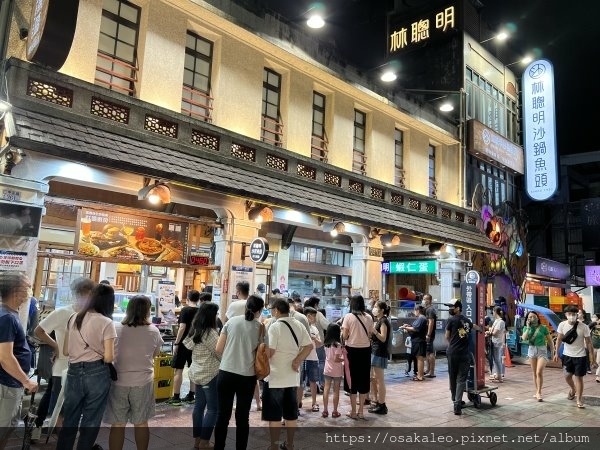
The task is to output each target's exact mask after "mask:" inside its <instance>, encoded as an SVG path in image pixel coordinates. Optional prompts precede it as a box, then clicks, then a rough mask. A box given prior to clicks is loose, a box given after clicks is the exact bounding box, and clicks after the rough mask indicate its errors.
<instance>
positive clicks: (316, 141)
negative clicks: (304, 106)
mask: <svg viewBox="0 0 600 450" xmlns="http://www.w3.org/2000/svg"><path fill="white" fill-rule="evenodd" d="M325 100H326V98H325V96H324V95H323V94H319V93H318V92H316V91H315V92H313V118H312V138H311V144H310V156H311V158H314V159H318V160H319V161H322V162H327V144H328V142H327V133H326V132H325V111H326V110H325Z"/></svg>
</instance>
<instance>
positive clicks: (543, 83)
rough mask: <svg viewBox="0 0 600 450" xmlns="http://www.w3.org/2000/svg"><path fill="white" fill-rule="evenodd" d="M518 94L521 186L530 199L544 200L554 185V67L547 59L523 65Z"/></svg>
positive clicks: (554, 190)
mask: <svg viewBox="0 0 600 450" xmlns="http://www.w3.org/2000/svg"><path fill="white" fill-rule="evenodd" d="M522 94H523V97H522V109H523V127H524V144H525V189H526V191H527V195H528V196H529V197H530V198H531V199H532V200H537V201H542V200H547V199H548V198H550V197H552V196H553V195H554V193H555V192H556V189H557V188H558V173H557V172H558V170H557V162H556V117H555V112H554V68H553V67H552V64H551V63H550V61H547V60H545V59H540V60H538V61H534V62H532V63H531V64H529V66H527V68H526V69H525V71H524V72H523V81H522Z"/></svg>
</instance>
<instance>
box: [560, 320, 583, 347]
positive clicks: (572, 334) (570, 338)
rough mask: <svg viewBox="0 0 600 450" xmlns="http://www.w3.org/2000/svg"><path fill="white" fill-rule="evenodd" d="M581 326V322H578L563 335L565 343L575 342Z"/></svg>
mask: <svg viewBox="0 0 600 450" xmlns="http://www.w3.org/2000/svg"><path fill="white" fill-rule="evenodd" d="M578 326H579V322H577V323H576V324H575V325H573V328H571V329H570V330H569V331H567V333H566V334H565V335H564V336H563V339H562V340H563V342H564V343H565V344H572V343H573V342H575V339H577V327H578Z"/></svg>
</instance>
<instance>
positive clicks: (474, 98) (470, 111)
mask: <svg viewBox="0 0 600 450" xmlns="http://www.w3.org/2000/svg"><path fill="white" fill-rule="evenodd" d="M465 86H466V91H467V115H468V117H470V118H474V119H477V120H478V121H480V122H481V123H483V124H484V125H485V126H487V127H489V128H491V129H492V130H494V131H495V132H497V133H498V134H501V135H502V136H505V137H507V138H508V139H510V140H512V141H513V142H517V141H516V139H515V138H513V132H512V129H513V128H514V127H515V124H516V117H515V120H514V121H513V118H512V117H511V116H510V104H509V99H508V98H507V99H506V100H505V95H504V92H503V91H502V90H501V89H498V88H497V87H496V86H493V85H492V84H491V83H490V82H488V81H487V80H486V79H485V78H483V77H482V76H480V75H479V74H477V73H476V72H473V70H472V69H470V68H467V71H466V80H465ZM515 109H516V105H515ZM514 137H516V134H515V136H514Z"/></svg>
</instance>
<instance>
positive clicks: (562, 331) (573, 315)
mask: <svg viewBox="0 0 600 450" xmlns="http://www.w3.org/2000/svg"><path fill="white" fill-rule="evenodd" d="M565 316H566V317H567V320H564V321H562V322H561V323H560V324H559V325H558V336H557V338H556V348H555V349H554V358H553V360H554V361H556V362H558V349H559V348H560V345H561V344H562V343H563V339H564V338H565V336H566V335H567V334H568V333H569V332H570V331H571V329H573V328H576V331H577V337H576V338H575V340H574V341H573V342H571V343H570V344H569V343H567V342H566V341H565V342H564V344H565V345H564V351H563V357H562V366H563V370H564V372H565V381H566V382H567V384H568V385H569V388H570V389H569V394H568V396H567V398H568V399H569V400H576V401H577V407H578V408H585V406H584V405H583V399H582V394H583V377H584V376H585V372H586V367H585V366H586V357H585V350H586V348H587V350H588V351H589V355H590V363H591V366H592V367H593V368H596V367H597V365H596V361H595V359H596V358H595V356H594V352H593V348H592V341H591V339H590V329H589V327H588V326H586V325H584V324H582V323H579V322H578V321H577V306H574V305H569V306H567V307H566V308H565ZM569 334H570V333H569Z"/></svg>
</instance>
